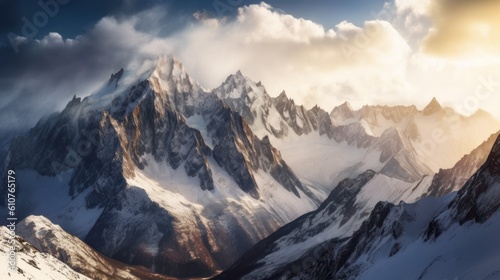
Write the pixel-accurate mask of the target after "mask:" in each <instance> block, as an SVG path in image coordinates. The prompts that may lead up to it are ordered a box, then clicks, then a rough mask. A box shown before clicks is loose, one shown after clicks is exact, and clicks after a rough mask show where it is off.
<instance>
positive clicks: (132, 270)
mask: <svg viewBox="0 0 500 280" xmlns="http://www.w3.org/2000/svg"><path fill="white" fill-rule="evenodd" d="M16 232H17V235H18V236H20V237H22V238H23V239H24V240H26V241H27V242H29V243H30V244H31V245H32V246H33V247H35V248H37V249H38V250H40V252H43V253H46V254H49V255H51V256H53V257H55V258H57V259H58V260H60V261H61V262H64V263H65V264H67V265H68V266H69V267H71V268H72V269H73V270H75V271H77V272H79V273H81V274H83V275H85V276H87V277H90V278H91V279H103V280H104V279H151V280H153V279H158V280H160V279H164V280H167V279H173V278H169V277H167V276H164V275H159V274H153V273H151V272H149V271H148V270H147V269H146V268H144V267H132V266H127V265H124V264H122V263H120V262H117V261H115V260H112V259H109V258H107V257H105V256H103V255H101V254H100V253H98V252H96V251H95V250H94V249H92V248H90V247H89V246H88V245H87V244H85V243H84V242H83V241H81V240H80V239H79V238H77V237H75V236H73V235H71V234H68V233H67V232H65V231H64V230H63V229H62V228H61V227H59V226H58V225H54V224H53V223H52V222H50V221H49V220H48V219H47V218H45V217H43V216H28V217H26V218H25V219H24V220H22V221H21V222H20V223H19V224H18V225H17V228H16ZM37 276H38V275H37Z"/></svg>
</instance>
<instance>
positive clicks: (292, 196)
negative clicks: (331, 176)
mask: <svg viewBox="0 0 500 280" xmlns="http://www.w3.org/2000/svg"><path fill="white" fill-rule="evenodd" d="M7 158H8V162H7V164H6V167H8V168H11V169H14V170H16V174H17V178H18V190H19V193H20V194H22V195H19V201H18V208H19V215H20V216H21V218H23V217H26V216H29V215H43V216H45V217H47V218H48V219H50V220H51V221H52V222H54V223H56V224H58V225H60V226H61V227H62V228H63V229H64V230H65V231H67V232H68V233H70V234H72V235H75V236H77V237H79V238H81V239H83V240H84V241H85V242H86V243H88V244H89V245H90V246H92V247H93V248H94V249H96V250H97V251H99V252H101V253H103V254H104V255H106V256H108V257H112V258H114V259H117V260H119V261H121V262H124V263H127V264H133V265H142V266H145V267H147V268H148V269H150V270H152V271H154V272H158V273H164V274H167V275H173V276H177V277H206V276H210V275H212V274H214V273H215V272H216V271H218V270H220V269H222V268H225V267H227V266H229V265H230V264H231V263H232V262H233V261H234V260H236V259H237V257H239V256H240V255H241V254H242V253H243V252H244V251H245V250H247V249H248V248H250V247H251V246H252V245H253V244H255V243H256V242H258V241H259V240H261V239H262V238H264V237H266V236H267V235H269V234H270V233H272V232H273V231H275V230H276V229H278V228H279V227H280V226H282V225H284V224H286V223H288V222H290V221H292V220H293V219H295V218H297V217H299V216H300V215H302V214H304V213H306V212H309V211H311V210H314V209H315V208H316V207H317V206H318V205H319V203H320V200H319V199H318V198H317V196H316V195H315V193H314V192H313V191H311V190H310V189H309V188H308V187H307V186H305V185H303V184H302V182H300V181H299V179H298V178H297V176H296V175H295V173H294V172H293V171H292V170H291V168H289V167H288V165H287V163H286V162H285V161H284V160H283V159H282V157H281V153H280V152H279V151H278V150H277V149H275V148H274V147H273V144H272V143H271V141H270V139H269V138H268V137H262V138H259V137H257V136H256V135H255V134H254V133H253V131H252V130H251V128H250V127H249V125H248V124H247V123H246V121H245V120H244V119H243V118H242V117H241V116H240V115H239V114H238V113H236V112H234V111H233V110H231V109H230V108H229V107H228V106H227V105H226V104H225V103H223V102H222V101H221V100H220V99H219V98H218V97H217V96H216V95H215V94H212V93H209V92H206V91H205V90H203V88H202V87H201V86H199V85H198V84H197V83H196V82H195V81H193V80H192V79H191V78H190V77H189V75H188V74H187V73H186V72H185V71H184V68H183V66H182V64H181V63H180V62H178V61H176V60H175V59H174V58H172V57H162V58H160V59H159V60H158V61H157V62H156V63H155V64H153V65H150V66H149V67H146V68H143V69H142V70H141V71H138V70H137V71H135V72H134V71H131V70H120V71H119V72H117V73H115V74H113V75H112V76H111V78H110V80H109V81H108V82H106V83H104V84H103V86H102V87H101V88H100V89H99V90H98V91H97V92H95V93H93V94H92V95H90V96H87V97H85V98H83V99H81V98H77V97H74V98H73V99H72V100H71V101H70V102H69V103H68V105H67V106H66V108H65V109H64V110H63V111H62V112H61V113H55V114H53V115H51V116H49V117H47V118H43V119H41V120H40V121H39V123H38V124H37V125H36V126H35V127H34V128H33V129H31V130H30V131H29V132H28V133H27V134H26V135H24V136H22V137H17V138H16V139H14V140H13V142H12V144H11V146H10V150H9V152H8V156H7ZM0 188H4V185H2V187H0ZM2 193H5V192H2ZM0 203H4V200H2V202H0ZM0 205H2V204H0ZM3 206H4V205H3ZM3 213H6V212H3Z"/></svg>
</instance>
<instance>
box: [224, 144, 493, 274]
mask: <svg viewBox="0 0 500 280" xmlns="http://www.w3.org/2000/svg"><path fill="white" fill-rule="evenodd" d="M499 163H500V137H498V138H497V140H496V142H495V144H494V146H493V148H492V150H491V153H490V155H489V156H488V159H487V160H486V162H485V163H484V165H483V166H482V167H481V168H480V169H479V170H478V171H477V172H476V173H475V174H474V175H473V176H472V177H471V178H470V179H469V180H468V181H467V183H466V184H465V185H464V186H463V188H461V190H460V191H459V192H458V193H451V194H449V195H446V196H441V197H438V198H432V197H427V198H423V199H420V200H418V201H417V202H415V203H413V204H407V203H399V204H398V205H394V204H391V203H388V202H380V203H378V204H377V205H376V206H375V208H374V209H373V211H372V212H371V214H370V216H369V218H368V219H367V220H366V221H365V222H364V223H363V224H362V225H361V227H360V229H359V230H357V231H356V232H354V234H353V235H352V236H351V237H348V238H343V239H342V238H333V239H331V240H330V241H327V242H322V243H318V245H317V246H315V247H313V248H310V249H309V250H308V251H307V252H305V253H302V252H297V253H298V254H300V255H301V256H300V257H299V258H298V259H297V260H295V261H292V262H287V263H286V264H283V265H280V266H277V267H267V268H268V269H266V265H265V264H264V262H260V263H259V262H255V261H254V262H253V263H248V262H246V263H241V262H238V263H240V267H239V268H238V267H233V268H232V269H230V270H229V271H227V272H225V273H223V274H222V275H221V277H220V278H221V279H225V278H224V277H226V278H227V277H233V279H234V277H237V278H242V279H346V280H348V279H353V280H354V279H416V280H417V279H498V276H499V270H498V262H499V261H500V243H498V242H497V236H498V232H499V230H500V213H499V212H498V209H499V208H500V199H499V198H500V164H499ZM285 228H286V227H285ZM264 241H265V240H264ZM264 241H263V242H264ZM260 244H263V243H262V242H261V243H259V244H258V245H257V246H259V245H260ZM260 249H261V250H263V251H264V250H266V249H265V247H264V248H260ZM250 252H252V250H251V251H250ZM288 253H289V254H290V252H288ZM254 257H255V256H254ZM247 261H248V259H247ZM242 264H246V265H247V266H245V265H242ZM257 271H260V274H257V273H256V272H257ZM228 279H229V278H228Z"/></svg>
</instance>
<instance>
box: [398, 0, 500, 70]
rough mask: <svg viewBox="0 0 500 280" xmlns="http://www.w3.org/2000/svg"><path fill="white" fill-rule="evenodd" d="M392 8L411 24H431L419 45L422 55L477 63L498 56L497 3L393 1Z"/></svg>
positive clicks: (486, 0)
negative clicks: (426, 22) (394, 7)
mask: <svg viewBox="0 0 500 280" xmlns="http://www.w3.org/2000/svg"><path fill="white" fill-rule="evenodd" d="M395 5H396V8H397V12H398V13H399V14H405V15H406V19H407V20H408V21H411V23H412V24H418V23H419V22H423V21H424V20H425V19H428V20H430V22H431V26H429V27H430V28H428V29H427V30H428V32H427V33H426V34H424V35H425V36H424V38H423V40H422V42H421V47H422V49H421V50H422V52H425V53H427V54H431V55H438V56H443V57H449V58H466V59H469V60H471V59H473V60H476V61H477V60H483V61H485V60H488V59H490V58H491V57H493V56H497V55H498V54H499V53H500V51H499V50H500V18H499V17H498V11H500V2H499V1H496V0H435V1H429V0H425V1H412V0H395ZM485 58H486V59H485Z"/></svg>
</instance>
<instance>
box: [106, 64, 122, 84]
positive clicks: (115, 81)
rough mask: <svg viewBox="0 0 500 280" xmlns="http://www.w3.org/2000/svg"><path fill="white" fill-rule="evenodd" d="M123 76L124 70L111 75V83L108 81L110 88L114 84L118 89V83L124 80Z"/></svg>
mask: <svg viewBox="0 0 500 280" xmlns="http://www.w3.org/2000/svg"><path fill="white" fill-rule="evenodd" d="M122 76H123V68H121V69H120V71H118V72H116V73H114V74H111V77H110V78H109V81H108V86H110V85H112V84H114V85H115V88H117V87H118V81H120V79H121V78H122Z"/></svg>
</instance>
